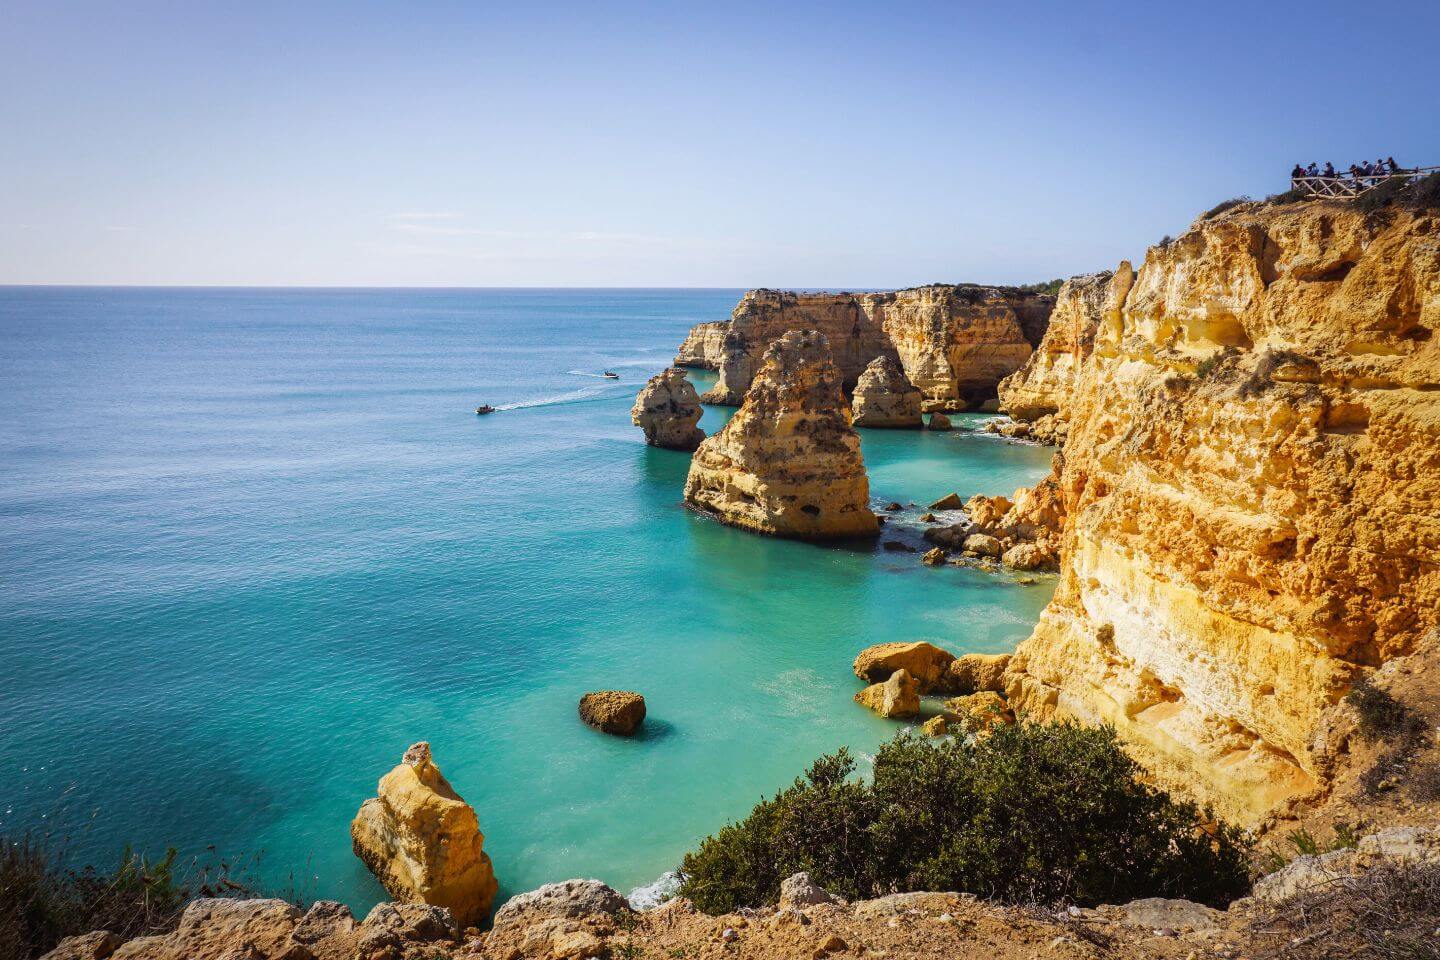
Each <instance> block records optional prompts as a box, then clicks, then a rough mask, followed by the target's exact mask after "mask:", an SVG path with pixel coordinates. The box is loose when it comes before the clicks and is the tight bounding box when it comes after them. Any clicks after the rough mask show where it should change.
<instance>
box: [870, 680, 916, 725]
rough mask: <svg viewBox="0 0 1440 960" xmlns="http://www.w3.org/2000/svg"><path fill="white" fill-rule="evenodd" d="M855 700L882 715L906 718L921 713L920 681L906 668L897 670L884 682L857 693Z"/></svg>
mask: <svg viewBox="0 0 1440 960" xmlns="http://www.w3.org/2000/svg"><path fill="white" fill-rule="evenodd" d="M855 702H856V703H858V704H860V705H861V706H862V707H868V708H869V709H871V710H874V711H875V712H876V713H878V714H880V716H882V717H892V718H895V719H904V718H905V717H913V716H917V715H918V714H919V713H920V683H919V681H917V680H916V679H915V678H914V677H912V676H910V674H909V673H908V672H907V671H905V670H896V671H895V672H894V673H892V674H891V675H890V679H889V680H886V681H885V682H884V683H876V684H872V685H871V686H868V687H866V688H865V689H864V690H861V691H860V692H859V693H857V694H855Z"/></svg>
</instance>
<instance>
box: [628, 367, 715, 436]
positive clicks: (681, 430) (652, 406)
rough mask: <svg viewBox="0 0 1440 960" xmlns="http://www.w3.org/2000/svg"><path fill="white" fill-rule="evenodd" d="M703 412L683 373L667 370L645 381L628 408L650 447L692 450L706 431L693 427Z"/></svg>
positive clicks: (671, 368)
mask: <svg viewBox="0 0 1440 960" xmlns="http://www.w3.org/2000/svg"><path fill="white" fill-rule="evenodd" d="M704 413H705V411H704V409H703V408H702V407H701V406H700V396H699V394H697V393H696V392H695V388H694V387H693V386H691V385H690V381H689V380H687V379H685V371H684V370H681V369H680V368H679V367H669V368H667V369H665V370H663V371H661V372H660V373H657V374H655V376H653V377H651V378H650V379H649V380H648V381H647V382H646V384H645V386H644V388H643V389H642V390H641V391H640V395H639V396H637V397H636V398H635V406H634V407H632V408H631V409H630V421H631V422H632V423H634V424H635V426H637V427H639V428H640V429H642V430H644V431H645V442H646V443H648V444H650V445H651V446H652V447H668V448H669V449H671V450H694V449H695V448H696V447H698V446H700V441H701V440H704V439H705V431H703V430H701V429H700V428H699V427H697V426H696V424H697V423H699V422H700V417H701V416H702V415H703V414H704Z"/></svg>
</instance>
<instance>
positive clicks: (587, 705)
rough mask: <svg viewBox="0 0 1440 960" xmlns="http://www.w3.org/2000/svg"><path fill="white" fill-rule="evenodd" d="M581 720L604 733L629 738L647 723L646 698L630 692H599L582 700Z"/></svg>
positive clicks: (587, 695) (588, 694)
mask: <svg viewBox="0 0 1440 960" xmlns="http://www.w3.org/2000/svg"><path fill="white" fill-rule="evenodd" d="M580 719H581V720H584V721H585V722H586V723H588V724H589V725H590V726H592V727H594V728H595V729H596V730H599V731H601V732H603V733H615V734H619V735H620V736H622V737H628V736H630V734H632V733H634V732H635V731H636V730H638V729H640V724H641V723H643V722H644V721H645V698H644V697H642V696H640V694H638V693H634V692H632V691H630V690H597V691H596V692H594V693H587V694H585V696H583V697H581V698H580Z"/></svg>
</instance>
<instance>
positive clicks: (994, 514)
mask: <svg viewBox="0 0 1440 960" xmlns="http://www.w3.org/2000/svg"><path fill="white" fill-rule="evenodd" d="M1014 506H1015V504H1014V503H1012V502H1011V501H1010V498H1009V497H987V496H985V495H984V494H977V495H976V496H973V497H971V498H970V499H969V500H966V501H965V515H966V516H967V517H969V518H970V524H971V526H972V527H973V528H974V529H975V531H976V532H977V533H989V534H1001V533H1004V532H1006V527H1005V515H1006V514H1007V513H1009V512H1010V509H1011V508H1012V507H1014Z"/></svg>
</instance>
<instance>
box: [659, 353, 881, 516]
mask: <svg viewBox="0 0 1440 960" xmlns="http://www.w3.org/2000/svg"><path fill="white" fill-rule="evenodd" d="M685 501H686V503H688V504H689V505H690V506H692V507H694V508H696V509H698V510H701V511H703V512H705V513H707V514H709V515H711V516H713V517H715V518H716V519H717V520H719V521H721V522H722V523H726V524H730V525H731V526H736V527H741V528H743V529H747V530H751V531H754V532H757V533H766V534H771V535H774V536H784V537H795V538H800V539H811V540H823V539H838V538H855V537H870V536H874V535H875V534H876V533H878V532H879V522H878V521H877V520H876V517H875V514H874V513H873V512H872V511H871V510H870V505H869V501H870V481H869V479H868V477H867V476H866V474H865V461H864V459H863V458H862V457H861V455H860V437H859V435H858V434H857V433H856V432H855V430H854V428H853V427H852V426H851V424H850V410H849V407H848V406H847V405H846V404H845V403H844V400H843V398H842V396H841V394H840V375H839V372H838V371H837V370H836V367H835V364H834V362H833V361H832V360H831V358H830V347H829V344H828V343H827V342H826V340H825V337H824V336H822V335H821V334H819V333H816V332H815V331H797V332H792V333H787V334H785V335H784V336H782V337H780V338H779V339H778V340H776V341H775V342H774V343H772V344H771V345H770V347H769V349H768V350H766V352H765V355H764V362H763V363H762V365H761V368H760V370H759V371H757V373H756V375H755V377H754V380H753V382H752V383H751V384H750V389H749V391H748V392H747V393H746V395H745V401H744V403H742V404H741V406H740V409H739V410H737V411H736V412H735V415H734V416H733V417H731V418H730V421H729V422H728V423H726V424H725V426H724V428H722V429H721V430H720V432H719V433H717V434H716V435H715V436H713V437H710V438H708V439H707V440H705V441H704V442H703V443H701V444H700V447H699V449H698V450H696V451H695V456H694V457H693V458H692V460H691V462H690V474H689V477H688V478H687V479H686V482H685Z"/></svg>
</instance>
